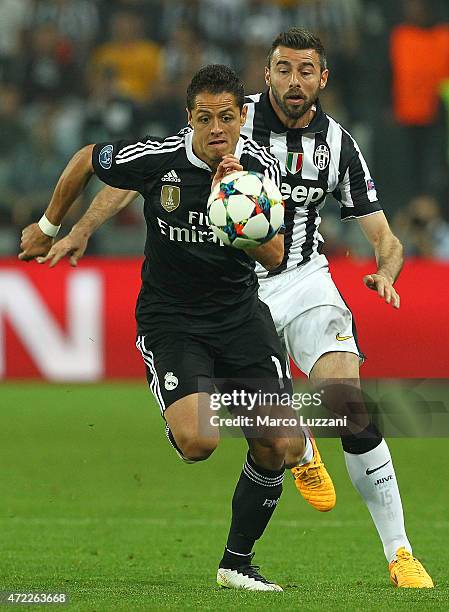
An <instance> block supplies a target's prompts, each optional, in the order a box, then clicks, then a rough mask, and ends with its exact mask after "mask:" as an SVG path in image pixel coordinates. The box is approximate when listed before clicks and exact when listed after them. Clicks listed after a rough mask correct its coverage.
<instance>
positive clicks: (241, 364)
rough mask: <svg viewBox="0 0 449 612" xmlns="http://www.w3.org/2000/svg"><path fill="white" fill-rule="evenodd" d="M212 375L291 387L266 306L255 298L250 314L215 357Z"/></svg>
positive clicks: (284, 355) (283, 357)
mask: <svg viewBox="0 0 449 612" xmlns="http://www.w3.org/2000/svg"><path fill="white" fill-rule="evenodd" d="M215 369H216V376H217V377H221V378H231V379H236V380H239V379H240V381H241V382H242V383H245V382H247V383H248V384H250V381H251V380H257V381H258V384H259V383H260V379H265V380H266V382H267V387H269V386H273V388H274V389H275V390H282V389H285V391H287V392H288V391H289V390H291V384H290V379H289V368H288V365H287V358H286V354H285V349H284V348H283V346H282V344H281V341H280V338H279V336H278V334H277V332H276V328H275V326H274V322H273V318H272V316H271V313H270V309H269V307H268V306H267V305H266V304H265V303H264V302H262V301H261V300H258V304H257V308H256V310H255V312H254V314H253V316H252V317H251V319H249V320H247V321H246V322H245V323H243V324H242V325H241V326H239V327H238V328H237V329H235V330H234V331H233V332H232V333H229V334H228V337H227V339H226V344H224V345H223V346H222V350H221V354H220V355H219V356H218V357H217V360H216V368H215Z"/></svg>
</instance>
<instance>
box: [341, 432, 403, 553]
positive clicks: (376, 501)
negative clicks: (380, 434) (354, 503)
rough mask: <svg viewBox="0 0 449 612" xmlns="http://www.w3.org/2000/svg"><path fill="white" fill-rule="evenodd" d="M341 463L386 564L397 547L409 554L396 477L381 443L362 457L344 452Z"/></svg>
mask: <svg viewBox="0 0 449 612" xmlns="http://www.w3.org/2000/svg"><path fill="white" fill-rule="evenodd" d="M345 461H346V467H347V468H348V472H349V476H350V478H351V481H352V484H353V485H354V487H355V488H356V489H357V491H358V492H359V493H360V495H361V496H362V497H363V499H364V500H365V503H366V505H367V506H368V510H369V511H370V514H371V517H372V519H373V521H374V524H375V525H376V529H377V531H378V533H379V536H380V539H381V540H382V544H383V547H384V553H385V556H386V558H387V561H388V562H390V561H392V560H393V559H394V558H395V553H396V551H397V549H398V548H400V547H401V546H403V547H404V548H405V549H407V550H408V551H410V552H412V547H411V545H410V542H409V541H408V538H407V535H406V533H405V526H404V513H403V511H402V502H401V496H400V494H399V488H398V484H397V482H396V474H395V471H394V467H393V462H392V460H391V455H390V451H389V450H388V446H387V443H386V442H385V440H382V442H381V443H380V444H379V445H378V446H376V448H373V450H370V451H368V452H367V453H363V454H362V455H354V454H352V453H347V452H345ZM376 468H377V469H376ZM367 470H368V474H367V473H366V471H367ZM370 472H371V473H370Z"/></svg>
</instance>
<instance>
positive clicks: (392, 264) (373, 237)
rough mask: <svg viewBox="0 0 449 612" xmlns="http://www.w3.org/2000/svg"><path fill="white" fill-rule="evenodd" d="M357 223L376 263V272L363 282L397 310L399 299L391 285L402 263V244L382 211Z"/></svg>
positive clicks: (362, 218) (366, 277) (368, 275)
mask: <svg viewBox="0 0 449 612" xmlns="http://www.w3.org/2000/svg"><path fill="white" fill-rule="evenodd" d="M358 221H359V224H360V226H361V228H362V230H363V232H364V234H365V236H366V237H367V239H368V240H369V242H370V244H371V245H372V246H373V248H374V253H375V255H376V261H377V271H376V272H375V273H374V274H367V275H366V276H365V277H364V279H363V282H364V283H365V285H366V286H367V287H368V288H369V289H373V290H374V291H377V294H378V295H379V296H380V297H381V298H383V299H385V301H386V302H387V304H391V305H392V306H393V307H394V308H399V306H400V298H399V295H398V293H397V292H396V290H395V288H394V287H393V284H394V283H395V281H396V279H397V278H398V276H399V273H400V271H401V269H402V265H403V262H404V257H403V248H402V244H401V242H400V240H399V239H398V238H397V237H396V236H395V235H394V234H393V232H392V231H391V229H390V226H389V224H388V221H387V219H386V217H385V215H384V213H383V212H382V211H379V212H377V213H375V214H373V215H369V216H367V217H361V218H360V219H358Z"/></svg>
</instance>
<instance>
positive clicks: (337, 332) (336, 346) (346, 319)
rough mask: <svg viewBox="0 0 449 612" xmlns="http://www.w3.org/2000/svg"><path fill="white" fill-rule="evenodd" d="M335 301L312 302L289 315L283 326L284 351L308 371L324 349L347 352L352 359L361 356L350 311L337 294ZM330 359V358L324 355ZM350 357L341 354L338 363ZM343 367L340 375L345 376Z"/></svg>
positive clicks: (330, 351)
mask: <svg viewBox="0 0 449 612" xmlns="http://www.w3.org/2000/svg"><path fill="white" fill-rule="evenodd" d="M335 302H336V303H333V304H323V305H320V306H314V307H312V308H310V309H309V310H306V311H305V312H303V313H302V314H300V315H299V316H297V317H295V318H294V319H292V320H291V321H290V322H289V323H288V325H286V326H285V327H284V330H283V336H284V343H285V346H286V348H287V351H288V353H289V355H290V356H291V358H292V359H293V361H294V362H295V363H296V365H297V366H298V367H299V368H300V369H301V370H302V372H304V374H306V375H307V376H309V375H310V373H311V371H312V369H313V367H314V366H315V364H316V363H317V362H318V361H319V359H320V358H322V357H323V356H324V355H326V354H327V353H350V354H353V355H354V357H355V362H356V363H357V364H358V363H359V360H362V359H363V354H362V352H361V350H360V348H359V345H358V342H357V331H356V328H355V323H354V319H353V316H352V313H351V311H350V310H349V308H348V307H347V306H346V304H345V303H344V302H343V300H341V301H340V298H339V296H338V297H337V298H336V299H335ZM325 361H326V363H329V364H330V363H331V361H332V360H331V359H329V358H328V359H326V360H325ZM347 361H349V362H351V363H352V362H353V361H354V358H352V357H351V358H342V360H341V363H342V364H345V363H346V362H347ZM351 371H352V368H351ZM346 374H347V372H346V371H345V373H344V374H342V376H346Z"/></svg>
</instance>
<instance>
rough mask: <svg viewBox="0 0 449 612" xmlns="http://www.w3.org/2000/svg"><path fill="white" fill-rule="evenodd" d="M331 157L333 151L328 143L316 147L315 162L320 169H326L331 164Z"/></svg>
mask: <svg viewBox="0 0 449 612" xmlns="http://www.w3.org/2000/svg"><path fill="white" fill-rule="evenodd" d="M330 158H331V152H330V150H329V147H328V146H327V144H320V145H319V146H318V147H317V148H316V149H315V154H314V156H313V163H314V164H315V166H316V167H317V168H318V170H326V168H327V167H328V165H329V161H330Z"/></svg>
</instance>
